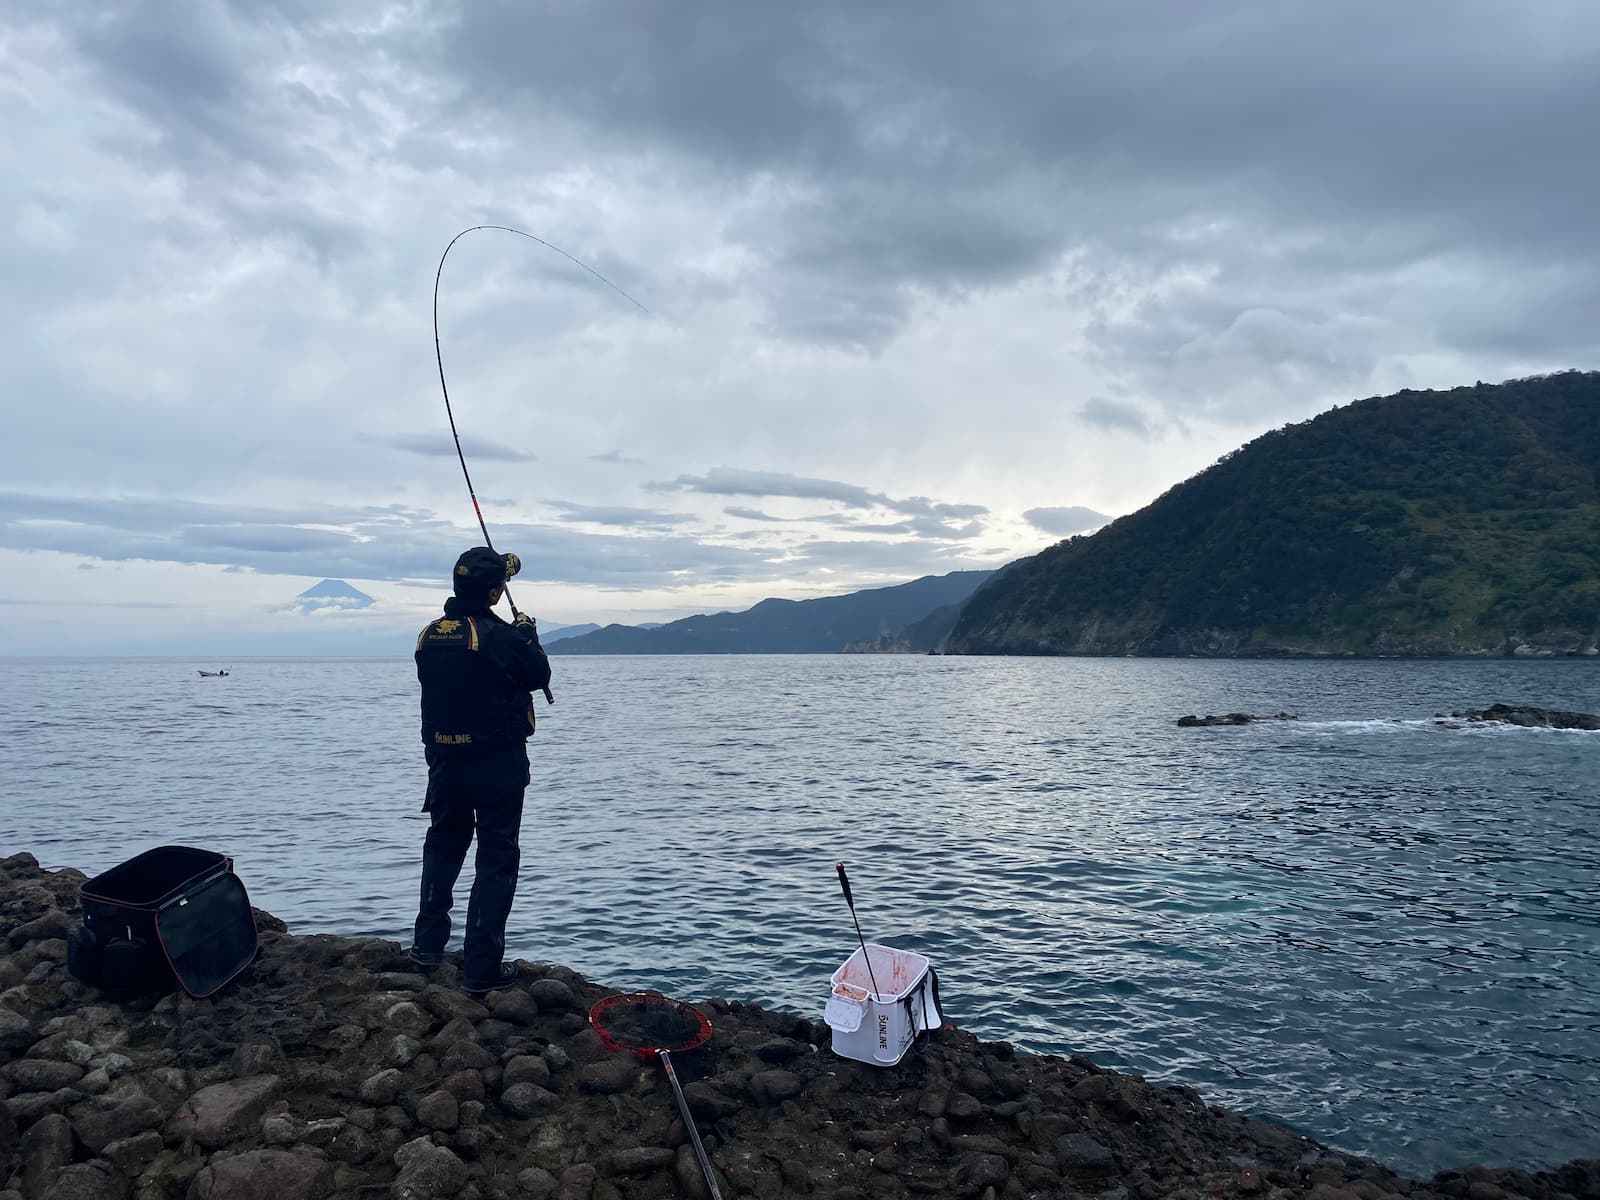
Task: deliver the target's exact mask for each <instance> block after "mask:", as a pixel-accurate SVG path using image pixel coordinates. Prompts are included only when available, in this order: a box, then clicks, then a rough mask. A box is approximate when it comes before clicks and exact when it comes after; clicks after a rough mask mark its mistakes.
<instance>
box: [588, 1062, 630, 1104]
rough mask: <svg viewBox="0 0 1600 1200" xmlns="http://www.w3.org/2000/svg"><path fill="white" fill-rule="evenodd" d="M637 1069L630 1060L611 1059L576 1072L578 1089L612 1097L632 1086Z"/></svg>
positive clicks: (591, 1064)
mask: <svg viewBox="0 0 1600 1200" xmlns="http://www.w3.org/2000/svg"><path fill="white" fill-rule="evenodd" d="M637 1073H638V1072H637V1068H636V1067H635V1065H634V1061H633V1059H631V1058H620V1057H612V1058H608V1059H606V1060H605V1061H604V1062H596V1063H590V1064H588V1065H587V1066H585V1067H581V1068H579V1070H578V1088H579V1090H581V1091H585V1092H592V1093H594V1094H595V1095H599V1096H612V1095H615V1094H616V1093H618V1092H625V1091H627V1090H628V1089H629V1088H630V1087H632V1086H633V1080H634V1076H635V1075H636V1074H637Z"/></svg>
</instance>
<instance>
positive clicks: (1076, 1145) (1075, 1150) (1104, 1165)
mask: <svg viewBox="0 0 1600 1200" xmlns="http://www.w3.org/2000/svg"><path fill="white" fill-rule="evenodd" d="M1055 1152H1056V1161H1057V1162H1059V1163H1060V1164H1061V1169H1062V1170H1063V1171H1066V1172H1069V1173H1071V1174H1074V1175H1107V1174H1110V1173H1111V1172H1113V1171H1115V1170H1116V1167H1117V1157H1116V1155H1114V1154H1113V1153H1112V1152H1111V1150H1110V1149H1109V1148H1108V1147H1106V1146H1102V1145H1101V1144H1100V1143H1099V1142H1097V1141H1095V1140H1094V1139H1093V1138H1092V1137H1090V1136H1089V1135H1088V1134H1086V1133H1069V1134H1067V1136H1066V1137H1064V1138H1061V1139H1060V1140H1059V1141H1057V1142H1056V1144H1055Z"/></svg>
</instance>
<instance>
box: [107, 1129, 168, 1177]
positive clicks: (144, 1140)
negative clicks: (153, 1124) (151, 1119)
mask: <svg viewBox="0 0 1600 1200" xmlns="http://www.w3.org/2000/svg"><path fill="white" fill-rule="evenodd" d="M164 1145H165V1143H164V1142H163V1140H162V1137H161V1135H160V1134H159V1133H157V1132H156V1131H155V1130H153V1129H151V1130H148V1131H147V1132H145V1133H141V1134H137V1135H135V1136H134V1137H130V1138H123V1139H121V1140H120V1141H115V1142H112V1143H111V1144H110V1145H109V1146H107V1147H106V1148H105V1150H104V1151H103V1152H102V1155H103V1157H104V1158H105V1159H106V1161H108V1162H109V1163H110V1164H111V1165H112V1166H113V1167H115V1168H116V1169H117V1170H118V1171H120V1172H121V1173H122V1174H123V1175H124V1176H125V1177H127V1178H128V1179H132V1178H133V1177H134V1176H136V1175H138V1174H139V1173H140V1172H141V1171H143V1170H144V1169H145V1168H146V1167H147V1166H149V1165H150V1164H151V1163H153V1162H155V1160H156V1156H157V1155H159V1154H160V1153H161V1150H162V1147H163V1146H164Z"/></svg>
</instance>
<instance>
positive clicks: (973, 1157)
mask: <svg viewBox="0 0 1600 1200" xmlns="http://www.w3.org/2000/svg"><path fill="white" fill-rule="evenodd" d="M1010 1177H1011V1164H1010V1163H1008V1162H1006V1160H1005V1159H1003V1158H1001V1157H1000V1156H999V1155H998V1154H963V1155H962V1156H961V1160H960V1161H959V1162H958V1163H956V1167H955V1170H954V1171H952V1172H951V1173H950V1190H951V1191H952V1192H953V1193H954V1194H955V1195H957V1196H978V1195H982V1194H983V1191H984V1189H985V1188H991V1187H992V1188H994V1189H995V1190H996V1191H998V1190H999V1189H1001V1188H1003V1187H1005V1184H1006V1180H1007V1179H1009V1178H1010Z"/></svg>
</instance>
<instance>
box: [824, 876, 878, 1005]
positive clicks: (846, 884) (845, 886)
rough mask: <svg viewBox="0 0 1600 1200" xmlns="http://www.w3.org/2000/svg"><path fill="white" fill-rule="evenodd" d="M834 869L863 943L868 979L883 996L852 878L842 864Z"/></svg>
mask: <svg viewBox="0 0 1600 1200" xmlns="http://www.w3.org/2000/svg"><path fill="white" fill-rule="evenodd" d="M833 869H834V870H835V871H837V872H839V887H840V889H841V890H843V892H844V902H845V903H846V904H848V905H849V906H850V919H851V920H852V921H854V922H855V926H856V941H858V942H860V943H861V961H862V962H864V963H866V964H867V978H868V979H870V980H872V991H873V994H874V995H878V996H881V995H882V994H883V993H882V992H880V991H879V990H878V979H877V976H875V975H874V974H873V973H872V955H870V954H868V953H867V939H866V938H864V937H862V936H861V922H860V921H859V920H857V919H856V898H855V897H854V896H852V895H851V894H850V876H848V875H846V874H845V873H844V863H842V862H836V863H834V864H833Z"/></svg>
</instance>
